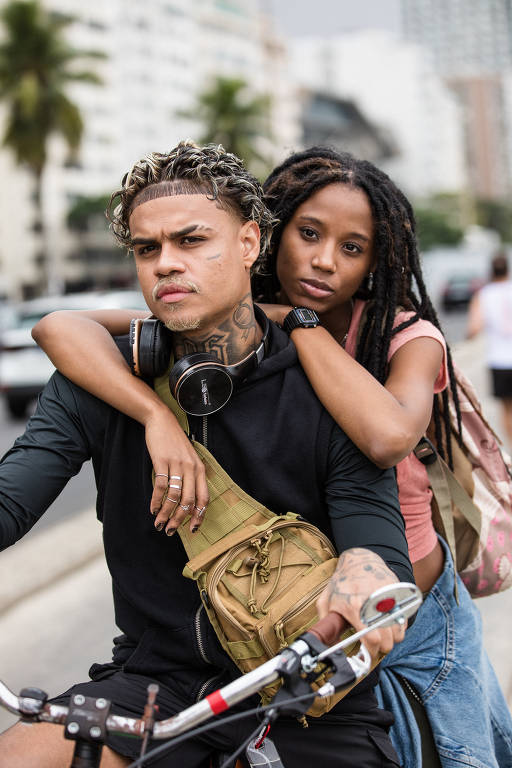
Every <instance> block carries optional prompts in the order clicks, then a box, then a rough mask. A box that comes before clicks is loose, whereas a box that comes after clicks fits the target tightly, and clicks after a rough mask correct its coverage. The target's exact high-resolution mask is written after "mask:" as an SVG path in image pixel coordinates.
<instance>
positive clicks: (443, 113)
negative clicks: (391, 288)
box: [292, 30, 465, 197]
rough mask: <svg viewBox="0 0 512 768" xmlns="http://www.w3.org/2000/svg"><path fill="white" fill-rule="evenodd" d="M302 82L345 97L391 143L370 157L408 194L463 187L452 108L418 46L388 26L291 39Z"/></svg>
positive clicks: (457, 127) (294, 66) (455, 110)
mask: <svg viewBox="0 0 512 768" xmlns="http://www.w3.org/2000/svg"><path fill="white" fill-rule="evenodd" d="M292 69H293V72H294V74H295V76H296V77H297V78H298V80H299V82H300V84H301V85H303V86H304V87H307V88H309V89H310V90H320V91H323V92H327V93H330V94H333V95H334V96H337V97H338V98H340V99H350V100H352V101H353V102H354V103H355V104H356V105H357V106H358V107H359V108H360V110H361V111H362V113H363V114H364V115H365V116H366V117H367V118H368V119H369V120H370V121H372V122H373V123H374V124H376V125H378V126H379V129H380V131H381V134H382V135H384V136H385V135H386V134H387V135H388V136H389V141H390V142H391V143H392V145H393V146H394V147H395V148H396V151H395V152H393V153H392V154H390V156H389V157H388V158H386V157H385V156H383V157H382V158H381V159H379V158H374V157H369V159H371V160H375V161H376V162H377V163H378V165H380V166H381V167H382V168H383V169H384V170H386V171H387V172H388V173H389V174H390V175H391V176H392V178H393V179H394V180H395V181H396V182H397V183H398V184H400V186H401V187H403V189H404V190H406V191H407V192H408V193H409V194H410V195H412V196H415V197H419V196H423V195H428V194H430V193H432V192H439V191H453V190H457V189H460V188H461V187H463V186H464V185H465V174H464V163H463V154H462V150H461V147H462V141H461V130H462V128H461V122H460V114H459V108H458V106H457V104H456V102H455V99H454V97H453V96H452V94H451V93H450V92H449V90H448V88H447V87H446V86H445V85H444V84H443V82H442V81H441V80H440V78H439V77H438V76H437V75H436V74H435V73H433V72H432V70H431V68H430V66H429V64H428V61H427V60H426V58H425V56H424V54H423V52H422V50H421V49H419V48H418V46H415V45H407V44H405V43H403V42H402V41H400V40H399V39H397V37H396V36H395V35H394V34H392V33H391V32H388V31H384V30H383V31H379V30H368V31H365V30H361V31H359V32H351V33H349V34H348V33H347V34H343V35H340V36H335V37H331V38H297V39H296V40H294V42H293V47H292Z"/></svg>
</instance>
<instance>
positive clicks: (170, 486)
mask: <svg viewBox="0 0 512 768" xmlns="http://www.w3.org/2000/svg"><path fill="white" fill-rule="evenodd" d="M167 487H168V488H178V489H181V485H176V484H175V483H169V485H168V486H167Z"/></svg>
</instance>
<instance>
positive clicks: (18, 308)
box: [0, 290, 146, 419]
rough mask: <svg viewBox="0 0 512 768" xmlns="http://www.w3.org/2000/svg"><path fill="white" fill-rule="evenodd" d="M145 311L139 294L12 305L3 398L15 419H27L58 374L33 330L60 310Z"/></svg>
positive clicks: (0, 334) (6, 321)
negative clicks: (33, 402)
mask: <svg viewBox="0 0 512 768" xmlns="http://www.w3.org/2000/svg"><path fill="white" fill-rule="evenodd" d="M116 308H119V309H122V308H125V309H145V308H146V303H145V301H144V298H143V296H142V294H141V293H139V292H138V291H127V290H125V291H103V292H100V291H95V292H90V293H74V294H73V293H71V294H67V295H65V296H46V297H43V298H40V299H32V300H31V301H25V302H22V303H20V304H15V305H10V306H9V310H8V311H5V312H4V314H3V315H2V325H1V326H0V394H1V395H2V396H3V397H4V398H5V402H6V405H7V410H8V411H9V413H10V415H11V416H12V417H13V418H17V419H21V418H24V417H25V415H26V412H27V408H28V406H29V405H30V403H31V402H32V400H33V399H34V398H35V397H37V395H38V394H39V393H40V392H41V390H42V389H43V387H44V385H45V384H46V382H47V381H48V379H49V378H50V376H51V375H52V373H53V372H54V370H55V368H54V367H53V365H52V363H51V362H50V360H49V359H48V357H47V356H46V354H45V353H44V352H43V350H42V349H40V348H39V347H38V346H37V344H36V343H35V341H34V340H33V338H32V336H31V330H32V327H33V326H34V325H35V324H36V323H37V321H38V320H40V319H41V318H42V317H44V316H45V315H47V314H48V313H49V312H53V311H54V310H57V309H116Z"/></svg>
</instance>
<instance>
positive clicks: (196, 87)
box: [0, 0, 298, 294]
mask: <svg viewBox="0 0 512 768" xmlns="http://www.w3.org/2000/svg"><path fill="white" fill-rule="evenodd" d="M6 2H7V0H0V7H1V6H2V5H5V3H6ZM42 2H43V4H44V5H45V6H46V7H47V8H48V9H50V10H52V11H57V12H60V13H64V14H66V15H69V16H71V17H73V18H74V22H73V23H72V24H71V25H70V26H69V27H68V31H67V34H68V38H69V40H70V42H71V43H72V44H73V46H74V47H75V48H77V49H79V50H84V51H85V50H95V51H100V52H102V53H103V54H104V55H105V59H104V60H94V59H91V60H90V61H89V62H86V63H85V67H86V68H88V69H93V70H94V71H96V72H97V74H98V75H99V76H100V78H101V80H102V85H101V86H100V87H95V86H92V85H90V84H87V83H76V84H73V86H72V87H70V88H69V89H68V95H69V97H70V98H71V99H72V101H74V102H75V103H76V104H77V105H78V107H79V108H80V111H81V114H82V117H83V121H84V125H85V130H84V135H83V139H82V142H81V147H80V151H79V154H78V156H77V157H76V158H75V159H74V160H73V161H72V162H69V160H68V158H67V152H66V148H65V145H64V143H63V141H62V140H61V139H59V138H55V139H54V140H52V141H51V142H50V148H49V149H50V151H49V162H48V165H47V169H46V171H45V174H44V194H43V198H44V220H45V223H46V244H45V245H46V250H47V252H48V253H49V254H50V255H51V273H52V276H53V282H54V284H57V283H59V282H60V283H61V284H62V283H67V284H71V283H75V284H79V283H80V281H81V280H83V279H84V278H88V277H91V276H93V277H94V280H95V281H96V282H100V283H101V282H106V281H109V280H111V278H112V274H113V271H115V272H116V274H117V276H118V278H119V281H120V282H126V281H128V280H130V279H132V278H133V271H132V270H133V267H132V264H131V260H126V259H120V258H119V254H117V253H116V251H115V249H113V248H112V247H111V246H110V245H109V241H108V240H106V238H105V237H104V231H103V232H102V233H101V234H100V235H98V233H89V234H83V235H81V236H80V238H79V239H78V240H77V237H76V235H75V236H73V235H71V234H70V233H69V232H68V231H67V228H66V227H65V221H66V215H67V212H68V210H69V208H70V206H71V205H73V203H74V202H75V201H77V200H78V199H79V198H82V197H88V196H99V195H103V194H106V193H107V192H109V191H112V190H114V189H116V188H117V186H118V185H119V183H120V180H121V177H122V175H123V174H124V172H125V171H126V170H127V169H128V168H129V167H130V166H131V165H132V164H133V163H134V162H135V161H137V160H138V159H139V158H140V157H142V156H143V155H144V154H145V153H147V152H150V151H155V150H156V151H166V150H168V149H170V148H171V147H173V146H174V145H175V144H176V143H177V142H178V141H179V140H180V139H182V138H186V137H188V136H190V137H192V138H197V137H198V136H199V135H200V133H201V126H200V125H199V123H198V122H197V121H196V120H193V119H191V118H190V117H185V116H184V115H185V113H187V112H190V111H192V110H193V107H194V104H195V102H196V98H197V95H198V93H199V92H201V91H203V90H204V89H205V88H206V87H207V86H208V85H209V83H210V82H212V81H213V79H214V77H215V76H217V75H223V76H227V77H238V78H242V79H244V80H246V81H247V83H248V85H249V87H250V88H251V90H252V91H253V92H254V93H255V94H257V93H269V94H270V95H271V96H272V94H276V93H277V94H279V93H282V94H284V93H286V92H287V91H289V88H288V87H287V74H286V61H285V52H284V49H283V47H282V44H280V41H279V40H278V39H276V37H275V35H274V34H273V33H271V31H270V30H269V28H268V21H267V20H265V19H264V18H262V16H261V14H260V12H259V2H258V1H257V0H145V2H143V3H139V2H133V0H108V2H91V3H83V2H82V1H81V0H42ZM272 105H273V106H272V111H271V115H270V134H271V136H272V141H271V142H267V145H266V146H265V150H266V151H267V154H268V155H269V159H270V162H275V161H276V160H277V159H280V158H281V157H282V156H283V154H284V152H285V151H286V149H287V148H288V146H289V145H290V143H293V142H294V141H295V137H296V135H297V132H298V128H297V127H296V122H297V121H296V117H295V116H294V112H293V109H290V110H287V111H286V112H283V109H282V100H281V99H279V98H275V99H273V100H272ZM1 122H2V121H1V114H0V131H1ZM8 155H9V153H8V151H7V150H0V167H2V166H4V165H6V164H7V166H8V167H9V174H10V175H15V176H16V177H17V178H18V177H19V178H20V179H22V181H20V182H19V183H17V184H16V185H15V186H16V190H17V192H16V203H14V202H12V204H11V205H10V206H9V208H11V209H12V208H14V209H16V210H17V211H18V213H19V215H16V214H15V215H14V217H13V215H12V213H13V212H12V210H11V211H10V218H9V217H8V216H9V214H7V212H6V210H5V209H4V207H3V206H0V232H1V233H2V237H1V238H0V271H2V272H4V273H6V274H8V275H9V279H8V280H6V283H8V288H9V290H10V291H11V293H18V294H20V293H22V292H23V293H25V294H28V293H29V292H30V288H31V285H33V286H35V285H37V282H38V279H39V277H40V275H39V274H38V267H37V264H36V263H35V260H34V258H33V256H34V255H35V252H36V250H37V249H36V248H32V249H31V245H32V244H33V243H32V241H33V239H34V238H33V237H32V236H31V235H30V227H28V228H27V219H28V220H30V216H29V212H30V209H31V202H30V196H29V195H27V189H30V178H29V177H28V175H27V174H26V172H24V171H23V170H21V169H19V168H16V167H15V166H14V164H13V163H12V161H11V158H9V157H8ZM20 232H23V237H24V238H25V236H26V235H28V237H27V238H26V239H25V240H24V242H26V243H28V245H27V250H28V251H30V250H31V251H32V258H30V257H29V256H28V254H25V255H24V258H23V260H20V259H19V258H18V257H16V255H15V254H16V246H15V242H16V239H17V238H16V237H15V233H17V234H18V235H19V233H20ZM4 234H5V237H4ZM11 235H12V240H11ZM18 239H19V238H18ZM0 288H1V286H0Z"/></svg>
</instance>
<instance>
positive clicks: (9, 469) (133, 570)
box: [0, 326, 413, 695]
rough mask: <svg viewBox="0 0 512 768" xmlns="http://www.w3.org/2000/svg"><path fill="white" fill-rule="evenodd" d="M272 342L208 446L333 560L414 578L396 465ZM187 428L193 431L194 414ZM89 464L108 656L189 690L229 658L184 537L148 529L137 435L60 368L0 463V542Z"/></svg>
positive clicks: (145, 476)
mask: <svg viewBox="0 0 512 768" xmlns="http://www.w3.org/2000/svg"><path fill="white" fill-rule="evenodd" d="M271 338H272V345H271V350H270V354H269V355H268V356H267V357H266V358H265V360H264V361H263V362H262V363H261V365H260V366H259V368H258V369H257V371H256V372H255V373H254V374H253V375H251V377H250V378H249V379H248V380H247V382H246V383H245V384H244V385H243V386H242V387H241V388H239V389H238V390H236V392H235V394H234V396H233V397H232V399H231V401H230V403H229V404H228V405H227V406H226V407H225V408H224V409H222V410H221V411H219V412H218V413H216V414H214V415H212V416H210V417H208V419H207V422H206V427H207V429H206V432H207V444H208V448H209V450H210V451H211V452H212V454H213V455H214V456H215V457H216V458H217V460H218V461H219V463H220V464H221V465H222V466H223V467H224V468H225V469H226V471H227V472H228V473H229V474H230V475H231V476H232V477H233V479H234V480H235V482H236V483H238V485H240V486H241V487H242V488H243V489H244V490H245V491H246V492H247V493H249V494H250V495H252V496H253V497H255V498H256V499H258V501H260V502H262V503H263V504H265V505H266V506H267V507H269V508H270V509H272V510H274V511H275V512H278V513H279V512H285V511H287V510H292V511H294V512H298V513H299V514H301V515H302V516H303V517H305V518H306V519H308V520H310V521H311V522H313V523H315V524H316V525H318V526H319V527H320V528H321V529H322V530H324V532H326V533H327V534H328V535H329V536H330V537H331V538H332V539H333V541H334V542H335V545H336V547H337V549H338V551H339V552H342V551H343V550H345V549H348V548H350V547H356V546H358V547H366V548H368V549H371V550H373V551H374V552H376V553H377V554H379V555H380V556H381V557H382V558H383V559H384V560H385V562H386V563H387V564H388V565H389V567H390V568H391V569H392V570H393V571H394V572H395V573H396V575H397V576H398V578H399V580H401V581H412V580H413V577H412V568H411V565H410V562H409V558H408V553H407V543H406V539H405V532H404V524H403V519H402V516H401V514H400V509H399V505H398V498H397V491H396V482H395V477H394V473H393V471H392V470H381V469H378V468H377V467H376V466H375V465H374V464H372V463H371V462H370V461H369V460H368V459H367V458H366V457H365V456H363V454H361V452H360V451H359V450H358V449H357V448H356V447H355V446H354V445H353V443H352V442H351V441H350V440H349V439H348V437H347V436H346V435H345V434H344V433H343V432H342V431H341V430H340V429H339V427H338V426H337V425H336V424H334V422H333V421H332V419H331V418H330V416H329V415H328V414H327V413H326V412H325V410H324V409H323V408H322V406H321V405H320V403H319V402H318V400H317V398H316V396H315V395H314V393H313V391H312V389H311V387H310V385H309V383H308V382H307V379H306V377H305V375H304V373H303V371H302V369H301V368H300V366H299V364H298V361H297V357H296V352H295V348H294V346H293V344H292V343H291V342H290V341H289V339H288V338H287V337H286V336H285V335H284V334H283V333H282V332H281V331H280V330H279V329H277V328H276V327H275V326H273V327H272V334H271ZM120 345H121V347H122V342H121V344H120ZM190 422H191V428H192V431H194V432H196V434H197V435H202V434H203V433H204V432H203V428H204V426H205V424H204V423H202V420H200V419H190ZM89 458H92V461H93V466H94V472H95V477H96V483H97V487H98V499H97V514H98V517H99V519H100V520H102V522H103V530H104V543H105V553H106V558H107V563H108V566H109V569H110V572H111V574H112V581H113V593H114V605H115V613H116V622H117V624H118V626H119V627H120V629H121V630H122V632H123V633H124V635H125V639H124V640H123V642H122V643H121V644H120V647H121V648H122V651H119V647H118V657H119V653H120V658H122V661H123V662H124V663H125V668H126V669H132V670H134V671H140V672H142V673H147V674H154V675H156V676H160V677H162V676H166V677H167V676H170V677H172V679H173V681H174V682H178V684H181V685H182V687H183V689H184V690H186V691H187V693H189V694H192V695H194V691H196V689H198V688H199V687H200V685H201V683H202V681H204V678H205V675H208V674H210V673H211V668H212V667H216V668H220V669H223V668H224V669H226V668H228V669H229V668H230V663H228V662H227V657H226V656H225V654H224V652H223V651H222V649H221V648H220V646H219V644H218V642H217V640H216V638H215V636H214V633H213V631H212V630H211V627H210V626H209V624H208V623H207V621H206V620H205V617H204V615H203V614H202V613H201V607H200V606H201V604H200V600H199V596H198V593H197V588H196V585H195V584H194V583H193V582H191V581H189V580H187V579H185V578H184V577H183V576H182V570H183V567H184V565H185V562H186V560H187V557H186V554H185V551H184V549H183V546H182V544H181V541H180V540H179V538H178V537H177V536H174V537H171V538H169V537H166V536H165V534H163V533H158V532H157V531H156V530H155V528H154V519H153V518H152V517H151V515H150V514H149V500H150V498H151V493H152V483H151V469H152V468H151V462H150V459H149V455H148V453H147V449H146V446H145V441H144V431H143V428H142V427H141V426H140V425H139V424H137V423H136V422H134V421H133V420H131V419H129V418H128V417H125V416H124V415H122V414H121V413H119V412H118V411H115V410H114V409H112V408H110V407H109V406H108V405H106V404H105V403H103V402H101V401H99V400H98V399H97V398H95V397H93V396H92V395H90V394H88V393H87V392H85V391H84V390H82V389H81V388H80V387H77V386H75V385H74V384H72V383H71V382H69V381H68V380H67V379H66V378H65V377H63V376H61V375H60V374H58V373H57V374H55V375H54V376H53V377H52V379H51V380H50V382H49V384H48V385H47V387H46V388H45V390H44V392H43V394H42V395H41V397H40V400H39V403H38V407H37V410H36V412H35V414H34V416H33V417H32V418H31V420H30V422H29V424H28V426H27V430H26V432H25V433H24V435H22V436H21V437H20V438H18V440H17V441H16V443H15V444H14V446H13V448H12V449H11V450H10V451H9V452H8V453H7V454H6V455H5V456H4V458H3V459H2V462H1V463H0V547H1V548H5V547H6V546H9V545H10V544H13V543H14V542H15V541H16V540H18V539H19V538H20V537H21V536H23V534H24V533H26V531H27V530H29V529H30V527H31V526H32V525H33V524H34V523H35V522H36V520H37V519H38V518H39V517H40V516H41V515H42V514H43V513H44V511H45V510H46V509H47V507H48V506H49V505H50V504H51V502H52V501H53V500H54V499H55V498H56V497H57V496H58V494H59V493H60V491H61V490H62V488H63V487H64V485H65V484H66V482H67V481H68V480H69V478H70V477H72V476H73V475H74V474H76V473H77V472H78V471H79V469H80V467H81V466H82V464H83V462H84V461H86V460H87V459H89ZM56 557H58V553H56ZM41 565H42V567H44V564H41ZM127 649H128V650H127ZM127 654H128V655H127Z"/></svg>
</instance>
